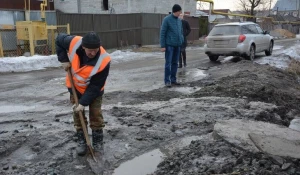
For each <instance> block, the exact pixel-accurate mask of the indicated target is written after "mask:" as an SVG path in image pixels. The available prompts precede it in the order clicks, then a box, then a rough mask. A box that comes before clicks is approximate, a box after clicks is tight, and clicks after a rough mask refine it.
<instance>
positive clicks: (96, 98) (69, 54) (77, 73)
mask: <svg viewBox="0 0 300 175" xmlns="http://www.w3.org/2000/svg"><path fill="white" fill-rule="evenodd" d="M56 52H57V56H58V60H59V61H60V62H61V63H62V66H63V67H64V69H65V70H66V71H68V69H70V68H71V72H72V78H73V81H74V86H75V89H76V92H77V96H78V98H79V104H78V106H76V105H74V106H73V111H74V112H73V118H74V126H75V129H76V131H77V137H78V141H77V142H78V143H77V149H76V150H77V154H78V155H80V156H83V155H85V154H86V152H87V145H86V141H85V138H84V133H83V130H82V126H81V123H80V119H79V115H78V112H79V111H82V112H83V115H84V107H85V106H89V119H90V127H91V129H92V142H93V147H94V150H95V151H101V150H102V149H103V128H104V122H103V116H102V112H101V104H102V95H103V93H104V85H105V81H106V78H107V76H108V73H109V68H110V60H111V59H110V56H109V54H108V53H106V51H105V50H104V48H103V47H102V46H101V42H100V37H99V36H98V35H97V34H96V33H95V32H89V33H87V34H86V35H85V36H84V37H80V36H71V35H67V34H59V35H58V36H57V38H56ZM70 78H71V77H68V75H67V76H66V86H67V88H68V90H69V92H70V101H71V103H72V104H75V100H74V97H73V94H72V89H71V82H70ZM84 120H85V124H86V125H87V119H86V117H84Z"/></svg>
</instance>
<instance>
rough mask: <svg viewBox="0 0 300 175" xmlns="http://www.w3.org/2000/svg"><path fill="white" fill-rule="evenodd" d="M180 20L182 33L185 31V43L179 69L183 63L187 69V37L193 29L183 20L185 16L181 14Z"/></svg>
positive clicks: (182, 47)
mask: <svg viewBox="0 0 300 175" xmlns="http://www.w3.org/2000/svg"><path fill="white" fill-rule="evenodd" d="M179 18H180V19H181V21H182V31H183V37H184V42H183V44H182V46H181V54H180V58H179V66H178V68H182V61H183V64H184V67H186V52H185V49H186V46H187V36H188V35H189V34H190V33H191V27H190V24H189V22H187V21H186V20H184V19H183V14H181V15H180V16H179Z"/></svg>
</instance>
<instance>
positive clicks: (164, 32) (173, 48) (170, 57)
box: [160, 4, 183, 87]
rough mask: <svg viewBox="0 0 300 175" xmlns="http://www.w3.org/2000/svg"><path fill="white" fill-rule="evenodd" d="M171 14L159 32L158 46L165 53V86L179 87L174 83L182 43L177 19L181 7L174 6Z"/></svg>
mask: <svg viewBox="0 0 300 175" xmlns="http://www.w3.org/2000/svg"><path fill="white" fill-rule="evenodd" d="M172 12H173V13H172V14H170V15H168V16H167V17H165V18H164V20H163V23H162V26H161V30H160V45H161V48H162V51H163V52H165V60H166V62H165V78H164V81H165V85H166V86H167V87H172V85H180V84H179V83H178V82H177V81H176V74H177V68H178V60H179V56H180V46H181V45H182V43H183V35H182V22H181V20H180V19H179V18H178V17H179V15H180V14H181V7H180V5H178V4H175V5H174V6H173V8H172Z"/></svg>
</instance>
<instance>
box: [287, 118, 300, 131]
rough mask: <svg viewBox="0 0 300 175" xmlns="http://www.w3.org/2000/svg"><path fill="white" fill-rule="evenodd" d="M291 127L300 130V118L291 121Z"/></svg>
mask: <svg viewBox="0 0 300 175" xmlns="http://www.w3.org/2000/svg"><path fill="white" fill-rule="evenodd" d="M289 128H291V129H293V130H296V131H300V118H295V119H294V120H292V121H291V123H290V126H289Z"/></svg>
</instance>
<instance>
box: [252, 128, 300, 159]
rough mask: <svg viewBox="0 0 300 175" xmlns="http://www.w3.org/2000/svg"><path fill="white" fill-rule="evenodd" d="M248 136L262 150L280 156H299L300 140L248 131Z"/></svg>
mask: <svg viewBox="0 0 300 175" xmlns="http://www.w3.org/2000/svg"><path fill="white" fill-rule="evenodd" d="M249 137H250V139H251V140H252V141H253V143H254V144H255V145H256V147H257V148H258V149H259V150H261V151H262V152H265V153H268V154H272V155H276V156H282V157H293V158H297V159H299V158H300V141H291V140H287V139H284V138H278V137H274V136H266V135H260V134H253V133H250V134H249Z"/></svg>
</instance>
